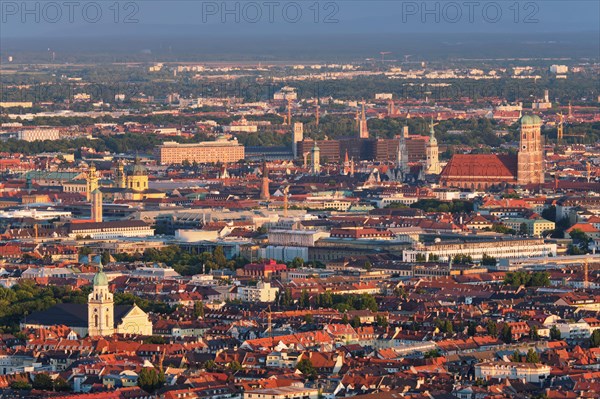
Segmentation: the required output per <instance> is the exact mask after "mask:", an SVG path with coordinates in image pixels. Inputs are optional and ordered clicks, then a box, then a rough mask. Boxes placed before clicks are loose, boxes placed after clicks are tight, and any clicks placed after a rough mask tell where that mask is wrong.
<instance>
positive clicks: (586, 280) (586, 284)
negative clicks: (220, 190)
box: [583, 258, 590, 290]
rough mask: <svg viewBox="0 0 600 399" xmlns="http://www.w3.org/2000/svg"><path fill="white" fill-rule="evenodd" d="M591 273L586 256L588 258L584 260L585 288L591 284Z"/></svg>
mask: <svg viewBox="0 0 600 399" xmlns="http://www.w3.org/2000/svg"><path fill="white" fill-rule="evenodd" d="M589 273H590V267H589V265H588V260H587V258H586V260H584V261H583V289H584V290H587V289H588V288H589V286H590V278H589Z"/></svg>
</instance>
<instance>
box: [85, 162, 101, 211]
mask: <svg viewBox="0 0 600 399" xmlns="http://www.w3.org/2000/svg"><path fill="white" fill-rule="evenodd" d="M98 181H99V179H98V172H97V170H96V165H94V164H93V163H92V164H91V165H90V167H89V169H88V171H87V176H86V183H87V191H86V193H85V196H86V200H87V201H88V202H90V201H91V200H92V193H93V192H94V190H96V189H97V188H98Z"/></svg>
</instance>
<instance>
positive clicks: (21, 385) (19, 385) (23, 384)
mask: <svg viewBox="0 0 600 399" xmlns="http://www.w3.org/2000/svg"><path fill="white" fill-rule="evenodd" d="M10 387H11V388H12V389H16V390H27V391H28V390H30V389H31V388H32V386H31V384H30V383H28V382H27V381H13V382H12V383H11V384H10Z"/></svg>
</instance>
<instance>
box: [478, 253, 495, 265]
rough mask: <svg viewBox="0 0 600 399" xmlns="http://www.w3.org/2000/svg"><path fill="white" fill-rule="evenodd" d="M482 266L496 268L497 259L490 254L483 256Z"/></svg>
mask: <svg viewBox="0 0 600 399" xmlns="http://www.w3.org/2000/svg"><path fill="white" fill-rule="evenodd" d="M481 264H482V265H483V266H496V258H494V257H493V256H489V255H488V254H483V257H482V259H481Z"/></svg>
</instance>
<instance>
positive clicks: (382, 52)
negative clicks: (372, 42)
mask: <svg viewBox="0 0 600 399" xmlns="http://www.w3.org/2000/svg"><path fill="white" fill-rule="evenodd" d="M379 54H380V55H381V63H382V64H383V63H384V62H385V56H386V55H387V54H392V53H391V52H390V51H380V52H379Z"/></svg>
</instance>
